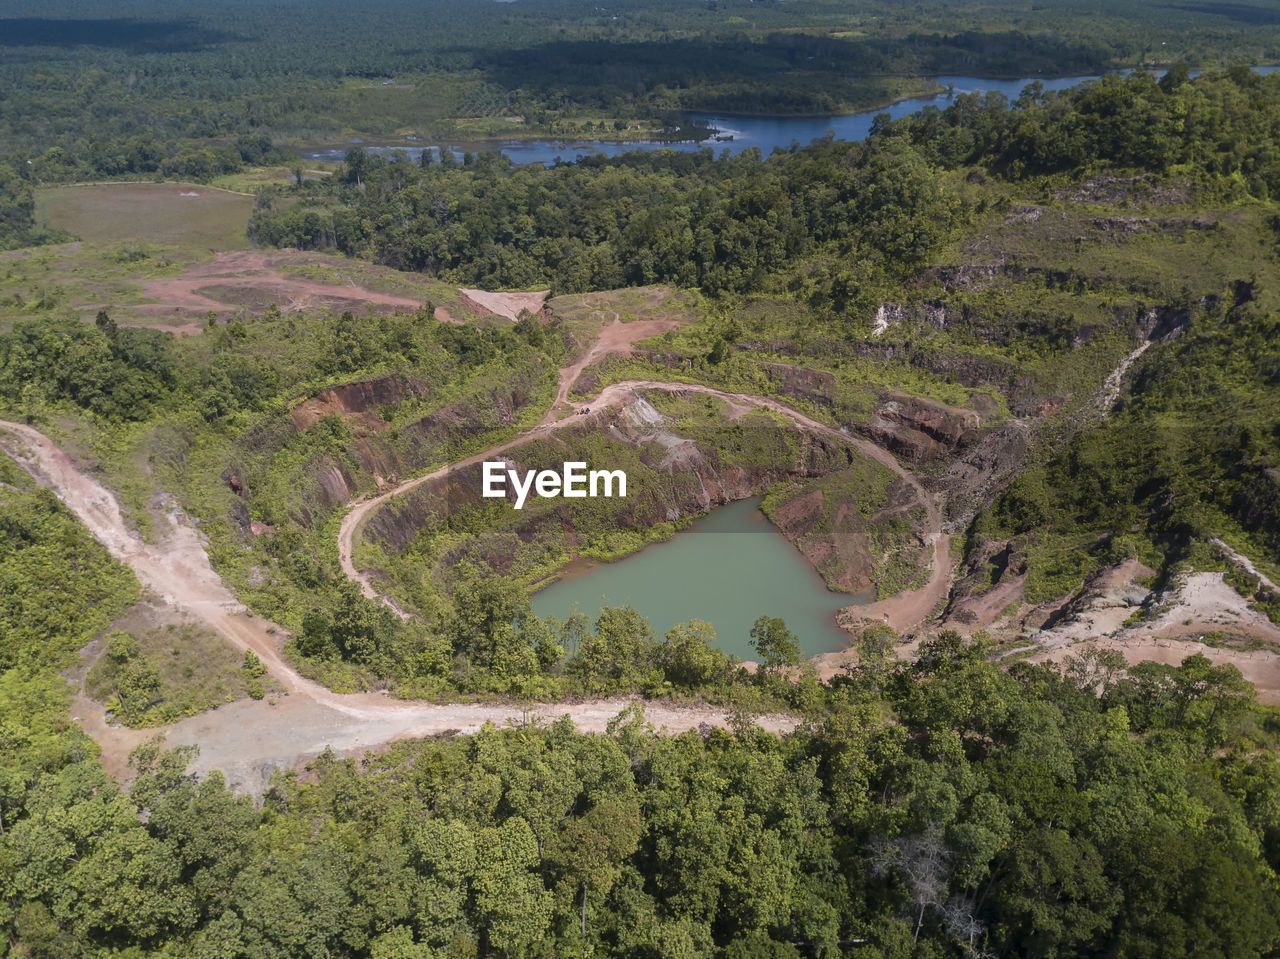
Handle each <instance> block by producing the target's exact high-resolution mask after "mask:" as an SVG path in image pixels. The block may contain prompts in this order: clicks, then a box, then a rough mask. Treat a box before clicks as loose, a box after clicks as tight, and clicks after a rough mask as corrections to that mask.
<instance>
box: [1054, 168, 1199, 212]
mask: <svg viewBox="0 0 1280 959" xmlns="http://www.w3.org/2000/svg"><path fill="white" fill-rule="evenodd" d="M1053 198H1054V199H1055V200H1065V201H1067V202H1069V203H1099V204H1108V205H1115V204H1118V203H1126V202H1138V203H1150V204H1154V205H1156V206H1185V205H1186V204H1188V203H1190V202H1191V185H1190V184H1189V183H1187V182H1182V183H1165V184H1158V183H1156V182H1155V180H1154V178H1153V177H1151V176H1150V175H1149V174H1148V175H1144V176H1131V177H1117V176H1105V175H1104V176H1095V177H1089V178H1088V179H1086V180H1083V181H1081V182H1080V183H1077V184H1075V185H1074V186H1069V187H1064V188H1062V189H1061V190H1055V191H1054V193H1053Z"/></svg>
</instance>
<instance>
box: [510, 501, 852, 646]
mask: <svg viewBox="0 0 1280 959" xmlns="http://www.w3.org/2000/svg"><path fill="white" fill-rule="evenodd" d="M870 599H871V596H870V595H869V594H868V595H863V596H850V595H849V594H847V593H833V592H831V591H830V590H828V589H827V587H826V584H825V583H823V581H822V577H821V576H819V575H818V573H817V571H816V570H815V569H814V568H813V567H812V566H810V565H809V562H808V561H807V560H806V559H805V558H804V557H803V556H802V555H801V554H800V552H799V550H797V549H796V548H795V547H794V546H792V545H791V544H790V543H789V542H787V540H786V538H785V537H783V535H782V534H781V533H780V532H779V531H778V529H777V528H776V527H775V526H774V525H773V524H772V523H770V522H769V520H768V519H767V518H766V517H765V515H764V514H763V513H761V512H760V500H759V499H750V500H740V501H738V502H736V503H730V504H729V505H728V506H722V507H720V508H719V509H715V510H712V511H711V512H710V513H709V514H707V515H706V516H703V517H701V518H700V519H698V520H696V521H695V522H694V523H693V525H692V526H691V527H690V528H689V529H687V530H685V531H683V532H681V533H677V534H676V535H675V537H673V538H672V539H670V540H668V541H667V542H665V543H656V544H654V545H652V546H648V547H646V548H644V549H642V550H641V551H640V552H638V553H635V554H633V555H631V556H628V557H626V558H625V559H621V560H618V561H617V562H616V563H600V562H596V561H593V560H584V561H580V562H578V563H575V564H574V565H573V566H572V567H570V569H569V570H567V571H566V573H565V576H564V578H562V579H560V580H559V581H558V582H555V583H553V584H551V585H550V586H548V587H547V588H546V589H543V590H540V591H539V592H537V593H535V594H534V596H533V611H534V613H535V614H537V615H538V616H547V615H551V616H559V617H561V618H564V617H567V616H569V615H570V614H571V613H572V612H573V611H574V610H575V608H576V609H580V610H581V611H582V612H583V613H585V614H586V616H587V617H588V619H589V620H591V622H593V623H594V622H595V618H596V617H597V616H598V615H599V614H600V609H601V608H602V607H604V606H621V605H623V604H624V603H630V604H631V606H632V607H634V608H635V609H636V610H637V611H638V612H639V613H640V614H641V615H642V616H644V617H645V618H646V619H647V620H649V623H650V625H652V626H653V632H654V636H655V637H656V638H659V639H660V638H661V637H662V634H663V633H665V632H666V631H667V630H669V629H670V628H671V627H672V626H674V625H676V624H677V623H683V622H687V621H689V620H691V619H704V620H706V621H707V622H709V623H711V624H712V625H713V626H714V627H715V629H716V638H717V641H718V644H719V645H720V647H721V648H722V649H724V650H725V651H727V652H730V653H733V654H734V655H735V656H739V657H741V658H742V659H755V658H756V656H755V650H753V649H752V648H751V635H750V634H751V625H752V624H753V623H754V622H755V621H756V619H757V618H758V617H760V616H778V617H781V618H782V619H784V620H786V623H787V626H788V627H790V629H791V631H792V632H793V633H795V634H796V636H797V637H798V638H799V640H800V648H801V650H802V651H803V652H804V654H805V655H806V656H815V655H817V654H818V653H829V652H833V651H835V650H838V649H843V648H844V647H845V646H847V645H848V640H849V637H848V634H847V633H845V632H844V631H843V630H841V629H840V628H838V627H837V626H836V624H835V614H836V611H837V610H839V609H841V608H842V607H844V606H848V605H850V604H851V603H856V602H869V601H870Z"/></svg>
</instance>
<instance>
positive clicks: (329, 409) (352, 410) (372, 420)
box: [289, 374, 431, 430]
mask: <svg viewBox="0 0 1280 959" xmlns="http://www.w3.org/2000/svg"><path fill="white" fill-rule="evenodd" d="M430 394H431V390H430V388H429V387H428V386H427V384H426V383H423V382H422V381H421V380H416V379H411V378H410V377H407V376H401V375H399V374H393V375H391V376H383V377H380V378H379V379H376V380H366V381H364V382H361V383H348V384H346V385H344V386H333V387H330V388H329V389H327V390H322V391H321V392H320V394H319V395H318V396H316V397H314V398H313V399H309V400H304V401H303V402H301V403H299V404H298V405H297V406H295V407H294V408H293V409H292V410H290V411H289V415H290V416H291V417H292V418H293V422H294V425H295V426H297V428H298V429H300V430H305V429H309V428H310V427H312V426H314V425H315V424H316V423H317V422H318V421H319V420H321V419H323V418H324V417H326V416H333V415H336V416H340V417H342V418H343V419H346V420H348V421H351V422H353V423H355V424H357V425H358V426H359V427H362V428H364V429H368V430H382V429H386V427H387V424H386V423H384V422H383V421H382V419H381V418H379V416H378V415H377V413H378V409H379V408H380V407H383V406H390V405H391V404H393V403H400V402H403V401H404V400H407V399H409V398H410V397H426V396H429V395H430Z"/></svg>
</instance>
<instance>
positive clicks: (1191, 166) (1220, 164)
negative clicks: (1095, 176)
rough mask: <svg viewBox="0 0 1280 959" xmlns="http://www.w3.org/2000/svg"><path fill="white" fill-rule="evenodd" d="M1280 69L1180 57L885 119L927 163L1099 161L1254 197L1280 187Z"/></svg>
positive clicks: (1035, 170) (1007, 172)
mask: <svg viewBox="0 0 1280 959" xmlns="http://www.w3.org/2000/svg"><path fill="white" fill-rule="evenodd" d="M1278 118H1280V76H1276V75H1274V74H1269V75H1267V76H1260V75H1258V74H1257V73H1254V72H1253V71H1252V70H1250V69H1248V68H1246V67H1235V68H1232V69H1231V70H1229V71H1226V72H1225V73H1219V74H1211V75H1207V76H1201V77H1198V78H1196V79H1195V80H1192V79H1191V78H1190V76H1189V72H1188V70H1187V69H1186V67H1185V66H1182V65H1176V66H1174V67H1173V68H1171V69H1170V70H1169V71H1168V72H1167V73H1165V74H1164V75H1163V76H1162V77H1160V79H1159V80H1157V79H1156V78H1155V77H1154V76H1152V75H1151V74H1147V73H1141V72H1139V73H1132V74H1129V75H1127V76H1124V77H1120V76H1114V75H1113V76H1107V77H1103V78H1102V79H1101V80H1098V81H1096V82H1094V83H1089V84H1085V85H1084V86H1082V87H1080V88H1078V89H1075V90H1070V91H1063V92H1060V93H1057V94H1051V95H1045V94H1044V93H1043V92H1042V90H1041V89H1039V88H1038V87H1037V86H1036V85H1035V84H1032V85H1031V86H1030V87H1028V88H1027V89H1026V90H1025V91H1024V92H1023V94H1022V96H1021V97H1019V98H1018V99H1017V100H1016V101H1014V102H1013V103H1009V102H1008V100H1007V99H1006V98H1005V97H1004V96H1002V95H1000V94H987V95H985V96H979V95H977V94H969V95H965V96H960V97H957V98H956V102H955V103H954V104H952V105H951V106H949V107H948V108H947V109H945V110H938V109H937V108H934V107H926V108H925V109H924V110H922V111H920V112H919V113H917V114H915V115H913V116H909V117H904V118H902V119H900V120H895V121H893V122H892V123H887V124H883V125H881V126H880V132H881V134H882V135H885V136H902V137H904V138H906V139H908V140H909V141H910V142H911V143H912V145H913V146H914V147H915V149H917V150H919V151H920V152H921V153H922V154H924V156H925V157H927V158H928V159H929V161H930V162H933V163H938V164H941V165H943V166H946V167H949V168H950V167H957V166H967V165H971V164H980V165H982V166H984V167H986V168H988V169H990V170H991V171H993V172H995V173H997V174H999V175H1001V176H1003V177H1007V178H1009V179H1014V180H1016V179H1021V178H1025V177H1033V176H1042V175H1046V174H1057V173H1074V172H1079V171H1083V170H1087V169H1089V168H1091V167H1093V166H1098V165H1107V166H1115V167H1121V168H1135V169H1140V170H1143V171H1146V172H1150V173H1157V174H1163V173H1166V172H1168V171H1169V170H1170V169H1171V168H1173V167H1179V168H1181V169H1184V170H1186V171H1187V172H1188V173H1190V174H1192V175H1194V176H1197V177H1201V178H1224V179H1227V180H1233V179H1234V180H1237V181H1239V183H1240V184H1241V185H1242V186H1243V187H1244V188H1245V189H1246V190H1247V191H1248V192H1249V193H1250V194H1251V195H1253V196H1255V197H1257V198H1259V199H1266V198H1267V197H1269V196H1272V195H1275V194H1277V193H1278V192H1280V133H1278V132H1277V119H1278Z"/></svg>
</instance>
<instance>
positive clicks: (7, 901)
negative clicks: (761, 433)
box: [0, 460, 1280, 959]
mask: <svg viewBox="0 0 1280 959" xmlns="http://www.w3.org/2000/svg"><path fill="white" fill-rule="evenodd" d="M0 477H2V478H3V479H4V485H2V486H0V501H3V505H4V507H5V509H4V511H3V512H2V513H0V517H3V518H4V520H3V525H0V556H3V558H4V563H3V565H2V566H0V569H3V570H4V571H5V575H6V576H10V577H17V578H18V579H19V580H20V581H21V585H22V587H23V588H22V589H21V590H20V591H16V592H15V591H13V590H9V591H7V592H6V594H5V595H6V596H7V597H8V601H9V602H10V603H13V602H15V601H16V602H17V603H19V604H21V605H22V607H23V608H24V610H26V611H27V612H31V613H36V614H37V615H38V614H39V613H40V612H41V611H42V610H43V609H44V608H45V607H46V606H53V607H58V608H66V606H67V604H68V600H71V601H72V602H73V603H85V604H89V605H88V606H87V608H92V609H93V610H94V614H93V616H92V617H90V618H88V619H84V620H81V621H69V620H59V619H57V618H56V617H54V618H49V617H41V621H42V622H44V623H45V624H46V626H45V627H43V628H42V629H41V630H37V631H30V632H27V633H23V634H21V635H20V636H19V635H16V634H13V633H10V634H8V635H9V636H10V637H13V638H12V639H8V640H7V642H8V643H10V644H13V643H17V646H18V656H17V657H16V658H10V659H9V660H8V661H7V662H6V663H5V669H4V672H3V673H0V732H2V734H3V735H4V737H5V744H6V748H5V749H3V750H0V775H2V776H3V779H2V780H0V781H3V783H4V784H5V788H4V790H3V791H0V822H2V823H3V828H2V829H0V862H3V863H4V866H5V868H4V869H3V870H0V935H3V936H4V940H5V942H6V944H7V946H8V948H9V951H10V952H11V953H12V954H14V955H18V956H33V957H64V956H65V957H70V956H89V957H98V956H103V957H105V956H108V955H121V954H127V955H133V956H139V957H141V956H150V955H182V956H190V957H196V959H203V957H215V956H218V957H227V956H231V957H245V959H257V957H263V959H265V957H270V956H286V955H287V956H300V955H316V956H323V955H327V956H332V957H376V959H404V957H414V959H434V957H464V956H473V957H474V956H496V955H506V956H512V957H536V956H553V955H565V954H588V953H590V954H596V955H607V956H630V957H653V959H659V957H662V959H665V957H669V956H672V955H679V956H688V957H691V959H693V957H708V959H711V957H714V959H745V957H771V959H789V957H799V956H822V957H833V956H840V955H845V956H850V955H851V956H866V957H870V956H882V955H898V956H908V955H930V956H957V957H958V956H973V955H983V954H986V955H1008V954H1035V955H1059V956H1086V955H1100V954H1118V955H1160V956H1163V957H1170V959H1178V957H1192V956H1195V957H1200V956H1204V955H1214V956H1221V957H1233V959H1234V957H1241V959H1243V957H1251V956H1257V955H1262V954H1266V953H1268V952H1269V951H1271V950H1274V949H1275V948H1277V946H1280V923H1278V922H1277V919H1276V916H1277V913H1278V911H1280V896H1278V895H1277V891H1276V888H1277V887H1276V873H1275V870H1276V867H1277V865H1280V820H1278V819H1277V816H1276V813H1275V810H1276V809H1277V808H1280V774H1278V773H1277V769H1276V764H1275V761H1274V758H1273V751H1274V749H1275V746H1276V742H1277V733H1278V732H1280V730H1278V729H1277V722H1276V719H1275V714H1274V712H1273V711H1271V710H1267V709H1263V708H1260V707H1258V706H1257V705H1256V704H1255V702H1254V699H1253V693H1252V691H1251V689H1250V688H1249V687H1248V686H1247V684H1245V683H1244V682H1243V681H1242V680H1241V678H1240V676H1239V674H1238V672H1236V671H1235V669H1234V668H1233V667H1221V668H1219V667H1214V666H1212V665H1211V664H1209V663H1208V661H1206V660H1205V659H1204V658H1203V657H1200V656H1193V657H1190V658H1188V659H1187V660H1186V661H1184V663H1183V664H1182V665H1181V666H1178V667H1169V666H1161V665H1154V664H1145V665H1141V666H1135V667H1131V668H1129V669H1128V670H1127V671H1125V670H1123V669H1122V667H1123V663H1122V661H1121V660H1120V659H1119V657H1118V656H1116V655H1115V654H1110V655H1108V654H1088V655H1085V656H1083V657H1081V658H1079V659H1076V660H1073V661H1070V662H1069V663H1068V664H1067V666H1066V667H1065V668H1064V669H1062V670H1061V671H1059V670H1058V669H1055V668H1054V667H1051V666H1044V665H1035V666H1033V665H1029V664H1020V665H1017V666H1015V667H1013V668H1012V669H1011V670H1010V671H1009V672H1007V673H1006V672H1005V671H1003V670H1001V669H1000V668H999V667H997V666H995V665H993V664H991V663H990V662H988V661H987V659H986V656H985V650H984V649H983V647H982V646H981V645H967V644H965V643H964V642H962V641H961V640H959V638H958V637H956V636H955V635H954V634H943V635H941V636H939V637H936V638H934V639H931V640H929V641H926V642H925V643H923V644H922V645H921V647H920V652H919V655H918V657H917V658H916V660H915V661H914V662H909V663H899V662H896V661H894V660H893V658H892V654H891V651H890V650H889V649H888V648H887V647H886V645H885V643H886V640H889V639H890V638H891V637H888V636H886V635H883V634H880V633H879V632H874V633H872V634H869V635H868V636H866V637H864V642H865V649H864V655H863V657H862V663H861V665H860V666H859V667H857V668H854V669H851V670H849V671H848V672H847V673H846V674H844V675H842V676H840V677H838V678H837V679H835V680H834V681H832V683H831V684H830V685H829V686H822V687H816V690H815V691H816V697H815V699H814V701H813V702H812V703H811V704H810V707H809V709H808V714H809V715H810V716H811V717H812V718H813V722H811V723H810V724H809V725H807V726H805V727H803V728H802V729H801V730H800V731H799V732H796V733H794V734H792V735H789V736H787V737H785V738H779V737H777V736H774V735H771V734H768V733H764V732H761V731H759V730H758V729H756V728H754V727H753V725H752V723H751V721H750V718H749V717H747V716H741V717H739V718H738V719H737V720H736V721H735V724H734V729H733V730H732V731H721V730H709V731H706V732H704V733H702V734H699V733H687V734H685V735H682V736H679V737H662V736H655V735H654V734H653V731H652V729H651V728H650V727H648V726H647V724H646V723H645V722H644V716H643V710H642V709H641V708H640V707H632V708H631V709H630V710H629V711H628V712H627V713H625V714H623V715H622V716H620V717H619V718H618V719H617V720H616V721H615V722H614V723H613V724H612V726H611V728H610V731H609V733H608V735H603V736H599V735H597V736H583V735H580V734H578V733H577V732H576V731H575V730H574V728H573V726H572V724H570V723H569V722H567V721H564V720H562V721H559V722H556V723H553V724H551V725H549V726H537V725H529V726H525V727H524V728H520V729H515V730H508V731H498V730H493V729H486V730H483V731H481V732H480V733H479V734H477V735H476V736H473V737H459V738H449V737H445V738H441V739H436V740H427V741H421V742H404V743H399V744H396V745H395V746H394V747H393V748H392V749H391V750H390V752H388V753H387V754H385V755H383V756H381V757H378V758H373V759H370V760H368V761H367V762H365V763H363V764H360V763H357V762H356V761H355V760H342V759H339V758H337V757H334V756H332V755H331V754H327V753H326V754H325V755H322V756H321V757H320V758H318V759H317V760H316V761H314V762H313V763H312V764H311V765H310V770H309V772H308V773H307V774H299V773H298V772H292V771H291V772H287V773H283V774H279V775H277V777H276V778H275V780H274V781H273V783H272V785H271V786H270V788H269V789H268V790H267V792H266V795H265V797H264V801H263V804H262V806H261V808H258V807H256V806H255V805H254V803H253V802H251V801H250V800H248V799H247V798H244V797H236V796H234V795H233V794H232V793H231V792H230V791H229V790H228V789H227V788H226V785H225V783H224V780H223V777H222V776H221V775H220V774H218V773H214V774H211V775H210V776H208V777H206V778H205V779H204V780H202V781H200V782H197V781H196V780H195V779H194V777H192V776H190V775H188V774H186V773H185V766H186V765H187V762H188V759H189V757H190V748H189V747H188V748H183V749H178V750H174V751H172V752H168V753H162V752H160V751H159V749H158V747H157V746H156V745H155V744H150V745H146V746H143V747H141V748H140V749H139V750H137V751H136V752H135V753H134V755H133V766H134V769H135V771H136V773H137V776H136V779H134V781H133V783H132V785H131V787H130V788H129V790H128V791H122V790H121V789H120V788H119V787H118V786H117V785H116V784H115V782H114V781H113V780H111V779H110V778H109V777H108V776H107V775H106V773H105V772H104V771H103V769H102V767H101V766H100V765H99V764H98V762H97V760H96V758H94V746H93V743H92V741H90V740H89V739H88V737H87V736H85V734H84V733H83V732H82V731H81V730H80V728H79V727H78V726H77V725H75V724H72V723H68V722H67V687H66V685H65V683H64V682H63V681H62V680H61V679H60V678H59V677H58V676H57V670H58V669H60V668H62V667H63V666H64V665H65V664H66V662H67V656H68V655H71V653H70V652H69V651H70V650H74V648H75V647H76V646H77V645H78V644H80V643H82V642H83V641H84V640H85V638H86V636H87V635H88V634H89V633H90V632H93V631H95V630H97V629H100V628H102V626H103V625H105V622H106V621H107V620H109V619H110V618H111V617H112V616H114V615H117V614H118V613H119V611H120V610H121V609H122V608H123V606H124V605H126V604H127V603H128V601H129V600H130V598H131V597H132V596H133V595H135V594H134V592H133V589H134V588H133V587H131V586H130V584H129V582H128V580H129V577H128V576H127V574H123V573H122V572H121V571H120V569H119V567H117V566H115V565H114V564H112V563H111V562H110V561H109V560H108V559H107V557H106V554H105V552H104V551H103V550H102V549H101V547H99V546H98V545H97V544H96V543H93V542H92V541H91V540H90V539H89V538H88V536H87V534H86V533H85V532H84V530H83V529H82V528H80V527H79V526H78V524H76V523H75V522H74V520H73V519H72V518H71V517H70V515H69V514H68V513H66V511H65V510H64V509H63V508H62V507H61V506H59V505H58V504H57V503H56V502H55V501H54V500H53V499H52V498H51V497H48V496H46V495H41V494H34V493H32V492H30V491H29V481H27V480H25V479H24V478H23V477H22V476H21V474H19V473H18V472H17V471H16V469H15V468H14V467H13V466H12V465H11V464H9V463H8V461H6V460H0ZM36 527H39V528H41V529H42V530H43V532H42V534H41V536H40V537H39V542H38V545H37V544H36V543H33V542H30V541H28V540H26V539H24V534H23V533H22V532H21V530H22V529H24V528H36ZM122 577H123V578H122ZM104 591H105V595H104ZM23 621H25V615H24V620H23Z"/></svg>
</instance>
